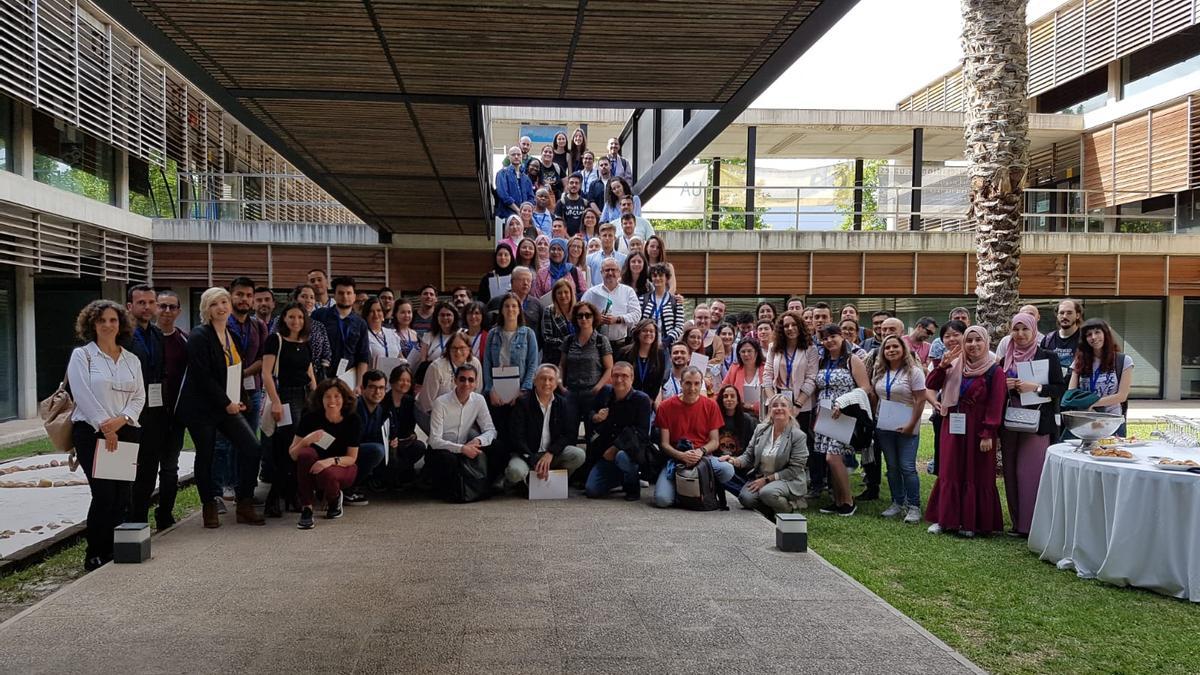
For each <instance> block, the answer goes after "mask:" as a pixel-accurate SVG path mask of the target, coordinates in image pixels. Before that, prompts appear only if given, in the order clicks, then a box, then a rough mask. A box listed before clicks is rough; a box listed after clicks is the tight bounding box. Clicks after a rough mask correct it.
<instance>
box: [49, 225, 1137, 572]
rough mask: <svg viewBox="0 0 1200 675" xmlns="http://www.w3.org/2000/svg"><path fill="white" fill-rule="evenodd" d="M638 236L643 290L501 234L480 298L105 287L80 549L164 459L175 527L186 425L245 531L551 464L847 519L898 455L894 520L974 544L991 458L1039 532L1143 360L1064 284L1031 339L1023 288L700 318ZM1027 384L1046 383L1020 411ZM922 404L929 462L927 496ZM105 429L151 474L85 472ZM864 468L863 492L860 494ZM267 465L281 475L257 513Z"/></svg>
mask: <svg viewBox="0 0 1200 675" xmlns="http://www.w3.org/2000/svg"><path fill="white" fill-rule="evenodd" d="M606 233H607V236H608V238H609V243H606V244H603V246H604V249H603V250H604V251H609V250H610V245H611V234H612V231H611V228H607V227H605V228H602V231H601V236H600V238H601V239H605V237H606ZM556 241H557V240H556ZM651 243H654V244H655V246H654V248H655V254H656V259H655V260H654V261H653V262H652V263H651V264H647V265H645V266H644V267H643V269H642V270H640V271H641V272H643V273H646V274H647V275H648V278H647V279H646V280H645V282H646V283H645V285H644V286H641V289H644V290H639V288H638V286H639V284H638V281H637V280H631V279H630V278H629V277H628V272H629V266H628V265H625V266H624V269H622V266H621V264H620V263H619V262H618V260H617V259H616V257H615V256H607V257H603V258H602V259H601V260H600V262H599V265H598V270H597V272H598V273H597V274H596V275H594V276H593V275H592V274H590V273H583V271H582V270H580V268H578V267H574V266H572V265H569V264H561V263H560V261H559V259H558V256H556V255H552V256H551V257H550V258H549V260H548V261H546V263H545V264H544V265H542V266H541V267H539V266H538V264H537V261H536V260H532V261H524V260H523V261H522V262H523V263H526V264H522V265H519V266H515V267H514V266H509V265H507V264H504V265H501V264H500V263H501V253H502V252H503V251H509V249H508V248H507V245H506V244H502V245H501V247H499V248H498V249H497V267H498V269H497V270H496V271H495V272H499V271H500V268H503V269H504V270H505V271H506V272H507V277H508V279H509V280H510V282H511V283H509V284H508V285H507V286H506V287H495V286H491V285H489V287H488V288H487V289H485V288H484V285H485V284H484V283H481V284H480V289H479V292H478V293H475V292H472V290H471V289H468V288H466V287H457V288H454V289H452V290H451V292H450V293H449V294H448V295H447V296H443V295H442V294H441V293H440V292H439V289H437V288H435V287H433V286H431V285H427V286H425V287H423V288H421V289H419V290H418V291H417V294H416V297H415V298H413V299H408V298H403V297H398V294H397V293H395V292H394V291H392V290H391V289H387V288H384V289H380V290H378V291H376V292H374V293H368V292H364V291H363V290H362V289H359V288H358V286H357V284H356V283H355V281H354V280H353V279H352V278H349V277H336V278H334V279H333V280H332V282H329V281H328V277H327V276H326V273H325V271H324V270H321V269H314V270H312V271H311V272H310V273H309V275H308V278H307V280H306V283H301V284H299V285H297V286H296V287H295V288H294V289H292V291H291V293H290V294H289V295H288V296H287V302H286V303H285V304H283V306H282V307H278V308H277V307H276V305H275V302H276V299H275V295H274V293H272V291H271V290H270V289H267V288H264V287H260V286H257V285H256V284H255V283H254V281H253V280H251V279H247V278H245V277H239V278H236V279H234V280H232V282H231V283H230V284H229V286H228V287H225V288H220V287H214V288H210V289H208V290H206V291H204V292H203V294H201V296H200V300H199V306H198V310H199V311H198V313H199V319H200V321H199V325H197V326H195V327H194V328H193V329H192V330H191V331H190V332H189V333H185V332H184V331H183V330H182V329H181V328H179V327H178V326H177V325H176V323H177V321H178V319H179V313H180V309H181V305H180V300H179V297H178V296H177V295H176V294H175V293H174V292H173V291H171V290H169V289H153V288H150V287H148V286H144V285H137V286H133V287H131V288H130V289H129V290H128V294H127V302H126V304H124V305H121V304H118V303H115V302H111V301H108V300H97V301H95V302H92V303H90V304H89V305H88V306H87V307H85V308H84V309H83V311H82V312H81V313H80V314H79V317H78V319H77V326H76V328H77V332H78V336H79V338H80V340H81V341H82V342H83V343H84V345H83V346H82V347H79V348H77V349H76V350H75V351H74V353H73V354H72V357H71V360H70V367H69V370H68V381H69V385H70V389H71V391H72V393H73V395H74V397H75V400H76V404H77V405H76V409H75V413H74V416H73V420H74V421H75V426H74V440H75V448H76V450H77V452H78V454H79V459H80V463H81V465H82V466H83V467H84V470H85V472H86V473H87V474H88V477H89V481H90V484H91V486H92V495H93V501H92V505H91V508H90V512H89V523H90V524H91V526H90V527H89V535H88V551H87V565H88V566H95V565H99V564H103V562H105V561H107V560H108V559H110V558H111V552H112V542H111V535H110V531H111V526H115V525H116V524H119V523H121V522H124V521H143V520H148V515H149V509H150V506H151V494H152V492H153V490H154V486H155V482H156V479H157V480H158V484H159V498H158V504H157V507H156V509H155V512H154V516H155V519H156V521H157V524H158V526H159V527H160V528H162V527H167V526H170V525H171V524H172V523H173V519H172V516H171V512H172V509H173V504H174V499H175V493H176V490H177V484H178V457H179V452H180V448H181V446H182V441H183V434H184V430H185V429H186V430H187V431H188V432H190V435H191V438H192V440H193V442H194V443H195V448H196V461H195V479H196V483H197V486H198V489H199V493H200V497H201V501H202V510H203V514H202V522H203V525H204V527H208V528H216V527H219V526H220V525H221V514H222V513H223V512H224V509H225V505H224V502H225V501H230V502H233V503H234V504H235V505H236V506H235V520H236V522H237V523H243V524H248V525H262V524H263V523H264V522H265V520H264V518H271V517H281V516H282V515H283V513H284V512H285V511H293V512H298V513H299V518H298V526H299V527H300V528H301V529H310V528H312V527H313V526H314V524H315V519H314V509H316V508H318V506H319V505H323V508H324V510H325V514H324V515H325V516H326V518H330V519H334V518H338V517H341V516H342V514H343V506H344V505H366V504H367V503H368V502H367V496H366V493H367V492H368V491H369V490H368V488H369V489H370V490H385V489H390V488H401V487H404V486H410V485H415V486H421V487H422V488H423V489H428V490H430V491H432V493H433V494H434V495H436V496H438V497H441V498H444V499H447V500H450V501H455V502H466V501H474V500H477V499H483V498H486V497H488V496H490V495H495V494H498V493H505V492H512V491H519V490H523V489H526V487H527V485H528V482H529V481H531V480H545V479H547V478H548V477H549V474H550V472H551V471H565V472H566V473H567V474H568V475H569V476H570V479H571V481H572V482H573V483H574V484H576V485H577V486H578V487H580V488H582V489H583V491H584V493H585V494H586V495H587V496H588V497H592V498H602V497H605V496H608V495H609V494H611V493H613V492H621V493H623V494H624V497H625V498H626V499H628V500H630V501H636V500H639V499H640V498H641V489H642V488H643V487H644V486H649V485H652V486H653V503H654V504H655V505H656V506H659V507H670V506H672V505H676V504H678V503H681V501H683V500H682V498H681V497H680V495H679V494H677V487H678V485H679V484H680V481H681V480H683V477H684V476H687V477H691V476H694V475H695V473H696V472H697V471H699V470H700V468H701V464H703V465H704V467H703V471H704V473H708V472H711V475H712V478H713V480H715V481H716V483H717V484H718V485H720V486H721V489H722V490H726V491H729V492H731V493H733V494H735V495H737V497H738V499H739V501H740V502H741V504H742V505H743V506H745V507H746V508H753V509H759V510H761V511H763V512H764V513H766V514H773V513H780V512H794V511H800V510H803V509H805V508H807V507H808V505H809V503H810V502H813V501H814V500H817V499H820V498H821V496H822V494H823V493H824V492H825V491H828V492H829V494H830V496H831V499H830V500H829V501H827V502H826V503H824V504H823V505H822V506H821V511H822V512H827V513H837V514H840V515H843V516H849V515H853V514H854V513H855V512H856V502H857V501H862V500H870V499H877V498H878V496H879V485H880V483H881V480H882V478H883V475H884V471H883V467H884V465H885V464H886V478H887V481H888V486H889V488H890V494H891V497H892V501H893V503H892V504H891V505H890V506H889V507H888V508H887V509H886V510H884V511H883V515H884V516H885V517H896V516H902V517H903V519H904V520H905V521H907V522H910V523H911V522H917V521H919V520H921V519H922V517H924V519H925V520H927V521H929V522H930V523H931V526H930V531H931V532H943V531H957V532H960V533H961V534H963V535H966V536H972V535H974V534H978V533H988V532H993V531H999V530H1002V529H1004V527H1003V522H1002V520H1001V510H1000V504H999V496H998V490H997V488H996V480H995V478H996V453H997V452H1000V453H1001V454H1002V455H1003V475H1004V480H1005V486H1006V494H1007V497H1008V502H1009V512H1010V514H1011V516H1012V525H1011V528H1010V529H1011V532H1013V533H1014V534H1025V533H1027V532H1028V529H1029V520H1030V517H1031V515H1032V510H1033V502H1034V499H1035V498H1036V494H1037V481H1038V478H1039V476H1040V473H1041V465H1042V463H1043V461H1044V458H1045V452H1046V448H1047V447H1048V445H1049V444H1050V443H1051V442H1053V441H1054V440H1055V439H1057V438H1058V437H1059V419H1058V402H1059V400H1060V398H1061V397H1062V395H1063V393H1064V392H1065V391H1066V390H1067V389H1068V388H1071V389H1079V390H1082V392H1084V393H1086V394H1090V398H1084V399H1083V400H1084V405H1085V406H1087V407H1092V408H1095V409H1099V410H1110V411H1117V412H1119V411H1120V410H1121V406H1122V403H1123V402H1124V401H1125V399H1126V398H1127V397H1128V394H1129V390H1130V384H1131V380H1132V377H1131V371H1132V362H1131V360H1130V359H1129V357H1128V356H1125V355H1123V354H1121V353H1120V352H1119V351H1118V350H1117V345H1116V341H1115V340H1114V337H1113V334H1112V331H1111V329H1110V328H1109V326H1108V325H1107V324H1106V323H1105V322H1104V321H1102V320H1096V319H1093V320H1089V321H1087V322H1083V320H1082V318H1083V317H1082V308H1081V306H1080V304H1079V303H1078V302H1076V301H1074V300H1064V301H1062V302H1061V303H1060V304H1059V305H1058V308H1057V319H1058V323H1059V329H1058V330H1056V331H1054V332H1052V333H1050V334H1047V335H1044V336H1043V335H1040V334H1039V333H1038V332H1037V322H1038V319H1039V317H1038V309H1037V307H1033V306H1026V307H1022V308H1021V312H1020V313H1018V314H1017V315H1016V316H1014V317H1013V319H1012V322H1011V326H1010V331H1009V335H1008V336H1007V337H1006V338H1005V339H1004V340H1002V341H1000V343H999V344H997V345H996V346H995V348H994V350H993V348H992V345H991V344H990V340H989V336H988V334H987V332H986V331H985V330H984V329H983V328H982V327H980V326H971V325H968V324H969V313H968V312H967V310H966V309H965V308H956V309H955V310H954V311H952V312H951V314H950V317H949V320H948V321H947V322H946V323H945V324H944V325H942V326H941V327H940V328H939V327H938V326H937V323H936V321H934V320H933V319H932V318H928V317H924V318H921V319H920V320H918V321H917V322H916V324H915V325H914V326H913V327H912V329H911V330H907V329H906V327H905V326H904V323H903V322H902V321H901V320H900V319H898V318H896V317H894V316H892V315H891V313H890V312H887V311H879V312H875V313H874V314H873V315H872V316H871V318H870V324H871V325H870V327H869V328H868V327H866V326H860V325H859V316H858V310H857V308H856V307H855V306H854V305H846V306H845V307H842V308H841V309H840V311H839V313H838V315H837V317H836V318H835V317H834V314H833V308H831V307H830V306H829V305H828V304H826V303H824V302H816V303H813V304H811V305H808V304H806V303H805V302H804V299H803V298H800V297H792V298H789V299H788V300H787V302H786V304H785V305H784V306H782V307H776V306H775V305H774V304H772V303H770V302H762V303H760V304H759V305H758V307H757V309H756V311H755V312H754V313H749V312H745V313H738V314H732V313H731V314H726V303H725V302H724V301H722V300H720V299H717V300H713V301H711V302H709V303H699V304H696V305H695V307H694V309H693V310H692V311H691V312H690V313H689V312H685V310H684V306H683V299H682V298H681V297H680V296H679V295H678V294H677V293H676V292H675V289H674V286H673V284H672V281H673V278H674V273H673V272H674V270H673V267H672V266H671V265H670V263H668V262H667V261H666V259H665V258H666V251H665V247H663V246H662V243H661V241H659V240H658V239H657V238H656V237H651V238H650V239H649V240H648V241H647V242H646V246H645V248H644V249H643V250H642V251H640V252H639V253H640V254H641V255H643V256H645V255H646V249H649V248H651V247H650V244H651ZM518 246H520V245H518ZM551 250H552V251H555V250H557V251H561V252H563V253H565V252H566V247H564V246H562V245H561V242H560V245H557V246H553V247H552V249H551ZM516 257H518V258H519V257H520V254H518V255H517V256H516ZM548 269H549V270H551V271H550V277H551V278H550V281H549V282H542V287H546V286H547V284H548V290H547V292H546V293H545V294H544V295H543V296H541V297H539V296H537V295H536V293H535V291H534V288H535V285H536V284H538V283H539V280H541V279H542V273H543V272H546V271H547V270H548ZM591 278H595V279H596V281H595V283H593V284H592V285H590V286H588V285H587V283H588V282H586V281H585V280H586V279H591ZM484 281H485V282H486V281H488V279H487V278H486V277H485V279H484ZM631 281H632V283H631ZM485 291H495V292H494V294H491V297H487V296H488V295H489V294H488V293H486V292H485ZM485 298H486V302H485V301H484V300H485ZM1037 361H1048V362H1050V363H1051V364H1052V365H1053V366H1054V367H1052V368H1048V369H1043V375H1042V376H1041V377H1040V379H1038V378H1030V377H1029V375H1028V373H1029V372H1030V371H1029V370H1028V369H1027V366H1026V365H1025V364H1029V363H1032V362H1037ZM1023 394H1024V395H1027V397H1028V395H1032V396H1035V397H1038V398H1037V402H1036V403H1032V404H1028V403H1027V404H1026V405H1022V400H1021V399H1022V395H1023ZM926 405H929V406H931V407H932V409H933V417H932V420H933V427H934V433H935V448H936V455H935V461H934V462H933V463H932V464H931V466H930V470H931V472H934V473H936V474H937V480H936V483H935V485H934V489H933V493H932V495H931V498H930V503H929V504H928V505H927V507H926V508H925V510H924V511H922V507H921V492H920V481H919V477H918V473H917V467H916V456H917V449H918V444H919V438H920V430H921V420H922V413H923V410H924V407H925V406H926ZM1022 409H1024V410H1033V411H1034V412H1033V413H1032V414H1023V413H1021V412H1020V410H1022ZM843 416H846V417H847V418H848V419H852V420H853V422H854V423H853V425H852V426H853V429H852V431H851V430H849V429H848V427H846V425H845V422H846V420H842V419H841V418H842V417H843ZM837 429H842V430H843V431H837ZM118 441H133V442H138V443H139V451H138V462H137V476H136V480H135V481H134V482H133V483H132V484H129V483H122V482H120V481H111V480H105V479H93V478H92V476H91V466H92V462H91V459H92V455H91V453H94V452H96V451H97V448H108V449H112V448H115V447H116V443H117V442H118ZM860 458H861V459H860ZM860 462H861V464H862V467H863V474H864V482H865V485H866V489H865V490H864V491H863V493H861V494H859V495H857V496H855V495H853V494H852V491H851V488H850V473H851V471H852V470H854V468H855V467H856V466H857V465H858V464H859V463H860ZM260 477H261V480H263V481H265V482H267V483H269V484H270V490H269V492H268V494H267V497H266V500H265V502H266V503H265V504H263V505H262V509H261V510H260V509H259V508H258V506H259V504H257V503H256V501H255V489H256V487H257V485H258V483H259V481H260Z"/></svg>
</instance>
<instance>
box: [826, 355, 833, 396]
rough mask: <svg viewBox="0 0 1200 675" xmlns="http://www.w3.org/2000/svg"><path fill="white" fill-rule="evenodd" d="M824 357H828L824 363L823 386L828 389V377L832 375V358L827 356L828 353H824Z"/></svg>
mask: <svg viewBox="0 0 1200 675" xmlns="http://www.w3.org/2000/svg"><path fill="white" fill-rule="evenodd" d="M825 358H826V359H829V361H828V363H826V364H825V388H826V389H828V388H829V378H830V377H831V376H832V375H833V359H831V358H829V355H828V354H826V355H825Z"/></svg>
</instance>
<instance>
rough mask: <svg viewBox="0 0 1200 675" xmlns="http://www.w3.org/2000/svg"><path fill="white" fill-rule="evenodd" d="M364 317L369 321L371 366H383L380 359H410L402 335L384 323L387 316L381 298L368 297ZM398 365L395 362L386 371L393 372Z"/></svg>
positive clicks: (364, 305) (368, 342)
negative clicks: (405, 350)
mask: <svg viewBox="0 0 1200 675" xmlns="http://www.w3.org/2000/svg"><path fill="white" fill-rule="evenodd" d="M362 318H363V320H364V321H366V322H367V332H368V335H367V346H368V347H369V348H370V350H371V368H375V369H380V368H382V366H381V365H380V363H379V360H380V359H403V360H404V361H405V362H407V361H408V359H407V358H405V356H404V353H403V352H404V345H403V344H402V341H401V340H400V336H399V335H397V334H396V331H394V330H392V329H391V328H388V327H387V326H385V325H384V324H383V322H384V319H386V318H387V317H386V316H385V315H384V312H383V303H382V302H380V301H379V298H368V299H367V301H366V302H364V303H363V308H362ZM385 363H390V362H385ZM397 365H399V364H396V363H393V364H392V365H390V366H388V367H387V369H386V370H384V372H385V373H390V372H392V368H393V367H395V366H397Z"/></svg>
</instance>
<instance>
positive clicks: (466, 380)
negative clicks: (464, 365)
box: [458, 377, 475, 384]
mask: <svg viewBox="0 0 1200 675" xmlns="http://www.w3.org/2000/svg"><path fill="white" fill-rule="evenodd" d="M458 381H459V382H462V383H463V384H475V378H473V377H460V378H458Z"/></svg>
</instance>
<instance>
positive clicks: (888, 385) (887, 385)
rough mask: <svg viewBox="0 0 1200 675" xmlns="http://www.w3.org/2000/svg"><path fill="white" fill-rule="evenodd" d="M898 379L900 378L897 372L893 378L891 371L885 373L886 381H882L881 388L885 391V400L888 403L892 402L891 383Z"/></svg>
mask: <svg viewBox="0 0 1200 675" xmlns="http://www.w3.org/2000/svg"><path fill="white" fill-rule="evenodd" d="M899 377H900V371H899V370H897V371H896V374H895V376H894V377H893V376H892V371H891V370H889V371H887V375H886V380H884V383H883V386H884V388H885V389H886V390H887V399H888V400H889V401H890V400H892V382H895V381H896V379H897V378H899Z"/></svg>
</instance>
